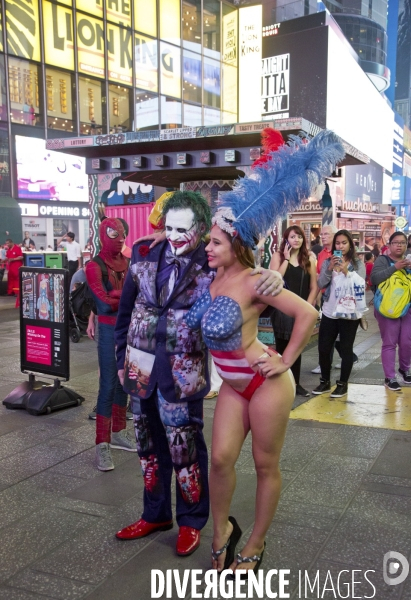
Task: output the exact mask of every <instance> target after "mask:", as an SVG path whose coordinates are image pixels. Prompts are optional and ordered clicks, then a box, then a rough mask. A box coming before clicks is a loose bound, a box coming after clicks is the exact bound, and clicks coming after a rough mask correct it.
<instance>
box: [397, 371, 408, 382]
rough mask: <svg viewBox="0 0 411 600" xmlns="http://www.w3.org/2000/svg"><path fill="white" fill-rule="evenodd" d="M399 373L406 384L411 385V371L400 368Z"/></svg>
mask: <svg viewBox="0 0 411 600" xmlns="http://www.w3.org/2000/svg"><path fill="white" fill-rule="evenodd" d="M398 373H399V374H400V378H401V380H402V383H403V384H404V385H411V375H410V372H409V371H403V370H402V369H398Z"/></svg>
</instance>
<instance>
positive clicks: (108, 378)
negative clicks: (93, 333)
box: [97, 323, 127, 418]
mask: <svg viewBox="0 0 411 600" xmlns="http://www.w3.org/2000/svg"><path fill="white" fill-rule="evenodd" d="M98 364H99V367H100V379H99V390H98V396H97V414H98V415H101V416H102V417H107V418H111V413H112V407H113V404H118V405H119V406H123V407H124V406H127V394H126V392H125V391H124V390H123V386H122V385H121V383H120V380H119V378H118V375H117V363H116V355H115V344H114V325H107V324H105V323H99V338H98Z"/></svg>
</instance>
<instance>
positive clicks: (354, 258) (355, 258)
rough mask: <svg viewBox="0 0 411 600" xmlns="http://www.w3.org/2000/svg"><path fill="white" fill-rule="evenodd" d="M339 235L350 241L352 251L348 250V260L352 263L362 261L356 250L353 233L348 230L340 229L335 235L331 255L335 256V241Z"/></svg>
mask: <svg viewBox="0 0 411 600" xmlns="http://www.w3.org/2000/svg"><path fill="white" fill-rule="evenodd" d="M339 235H344V236H345V237H346V238H347V240H348V241H349V244H350V249H349V250H348V252H347V254H346V255H345V256H346V257H347V259H348V260H351V261H355V262H358V261H359V260H360V259H359V258H358V256H357V252H356V250H355V244H354V240H353V239H352V235H351V233H350V232H349V231H347V230H346V229H340V230H339V231H337V233H336V234H335V235H334V239H333V245H332V246H331V254H334V250H335V240H336V239H337V236H339Z"/></svg>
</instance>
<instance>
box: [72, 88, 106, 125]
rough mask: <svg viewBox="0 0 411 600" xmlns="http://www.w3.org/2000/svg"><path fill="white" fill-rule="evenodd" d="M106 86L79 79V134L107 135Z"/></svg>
mask: <svg viewBox="0 0 411 600" xmlns="http://www.w3.org/2000/svg"><path fill="white" fill-rule="evenodd" d="M106 102H107V97H106V84H105V82H104V81H98V80H97V79H92V78H89V77H79V111H80V134H81V135H94V134H99V133H107V118H106Z"/></svg>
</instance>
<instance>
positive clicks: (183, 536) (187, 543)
mask: <svg viewBox="0 0 411 600" xmlns="http://www.w3.org/2000/svg"><path fill="white" fill-rule="evenodd" d="M199 545H200V530H199V529H194V527H186V526H185V525H183V526H182V527H180V530H179V532H178V538H177V544H176V550H177V554H178V555H179V556H189V554H192V553H193V552H195V551H196V550H197V548H198V547H199Z"/></svg>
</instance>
